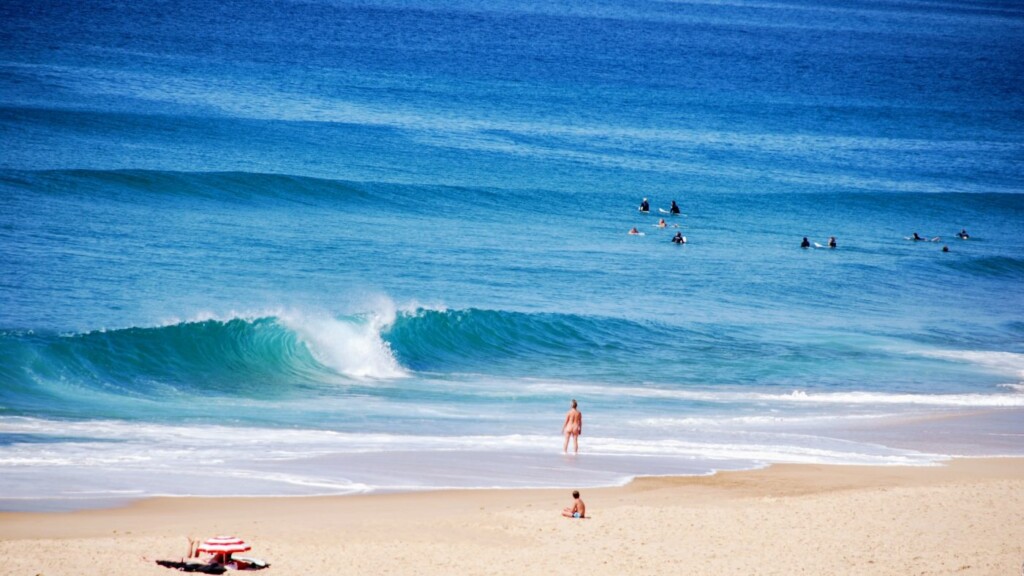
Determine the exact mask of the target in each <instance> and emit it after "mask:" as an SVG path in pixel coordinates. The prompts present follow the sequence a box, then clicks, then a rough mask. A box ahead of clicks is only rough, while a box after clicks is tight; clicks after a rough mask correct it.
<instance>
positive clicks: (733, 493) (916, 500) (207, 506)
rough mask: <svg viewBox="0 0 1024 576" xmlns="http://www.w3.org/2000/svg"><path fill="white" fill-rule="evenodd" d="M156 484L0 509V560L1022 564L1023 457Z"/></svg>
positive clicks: (871, 567) (923, 568)
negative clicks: (396, 488)
mask: <svg viewBox="0 0 1024 576" xmlns="http://www.w3.org/2000/svg"><path fill="white" fill-rule="evenodd" d="M583 499H584V500H585V501H586V503H587V507H588V515H590V516H591V517H590V518H589V519H587V520H569V519H565V518H562V517H561V516H560V515H559V512H560V510H561V509H562V507H564V506H567V505H569V504H570V502H571V496H570V494H569V490H568V489H567V490H481V491H451V492H447V491H446V492H428V493H415V494H386V495H371V496H348V497H329V498H260V499H216V500H210V499H195V498H187V499H185V498H183V499H169V498H163V499H154V500H147V501H142V502H137V503H134V504H132V505H130V506H127V507H125V508H120V509H113V510H92V511H83V512H75V513H40V514H24V513H3V514H0V559H2V560H0V574H11V575H15V574H17V575H29V576H32V575H36V574H43V575H46V576H59V575H64V574H67V575H72V574H73V575H83V574H84V575H90V574H104V575H111V576H118V575H129V574H131V575H142V576H145V575H150V574H152V575H163V576H169V575H171V574H178V573H179V572H176V571H172V570H168V569H166V568H161V567H158V566H156V565H154V564H151V563H148V562H145V561H143V559H142V557H143V556H148V557H151V558H178V557H180V556H181V555H182V554H184V551H185V549H186V546H187V544H186V540H185V537H186V535H194V536H200V537H209V536H213V535H217V534H230V535H237V536H241V537H244V538H245V539H246V540H247V541H249V542H251V543H252V544H253V550H252V552H251V555H253V556H257V557H261V558H263V559H265V560H267V561H269V562H270V563H271V564H272V566H271V568H270V569H269V570H267V571H264V572H262V574H278V575H289V574H303V575H311V574H317V575H330V574H360V575H363V574H365V575H373V574H423V575H442V574H443V575H463V574H466V575H475V574H479V575H487V576H493V575H503V574H514V575H516V576H528V575H534V574H536V575H544V576H548V575H556V574H567V575H568V574H573V575H580V574H583V575H588V576H590V575H604V574H608V575H619V574H673V575H674V574H714V575H719V574H743V575H748V574H760V575H767V574H786V575H792V574H814V575H831V574H837V575H841V574H871V575H876V574H898V575H917V574H943V575H949V574H992V575H996V574H998V575H1010V576H1016V575H1018V574H1021V564H1022V562H1024V459H977V460H974V459H971V460H955V461H952V462H950V463H949V464H948V465H946V466H939V467H928V468H887V467H886V468H870V467H851V466H814V465H780V466H772V467H771V468H768V469H765V470H757V471H749V472H730V473H721V474H718V475H715V476H712V477H704V478H646V479H641V480H638V481H636V482H633V483H632V484H630V485H629V486H626V487H623V488H608V489H595V490H584V491H583Z"/></svg>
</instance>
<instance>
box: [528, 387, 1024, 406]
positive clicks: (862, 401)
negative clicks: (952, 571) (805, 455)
mask: <svg viewBox="0 0 1024 576" xmlns="http://www.w3.org/2000/svg"><path fill="white" fill-rule="evenodd" d="M530 388H531V390H532V391H533V392H534V393H538V394H562V395H576V396H580V395H584V394H586V395H589V396H611V397H616V398H630V397H632V398H665V399H672V400H683V401H693V402H708V403H722V404H732V403H779V404H843V405H885V406H895V405H917V406H939V407H977V408H1002V407H1024V394H998V393H996V394H899V393H885V392H860V391H851V392H806V391H804V390H792V391H790V392H787V393H767V392H737V391H717V390H706V389H702V390H692V389H691V390H672V389H667V388H651V387H644V388H626V387H622V386H611V387H606V386H579V385H573V384H534V385H531V387H530Z"/></svg>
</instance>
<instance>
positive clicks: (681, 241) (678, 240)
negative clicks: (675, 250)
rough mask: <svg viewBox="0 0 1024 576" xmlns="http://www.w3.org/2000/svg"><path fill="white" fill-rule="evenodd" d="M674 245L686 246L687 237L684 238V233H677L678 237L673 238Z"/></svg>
mask: <svg viewBox="0 0 1024 576" xmlns="http://www.w3.org/2000/svg"><path fill="white" fill-rule="evenodd" d="M672 243H673V244H686V236H683V233H682V232H676V235H675V236H673V237H672Z"/></svg>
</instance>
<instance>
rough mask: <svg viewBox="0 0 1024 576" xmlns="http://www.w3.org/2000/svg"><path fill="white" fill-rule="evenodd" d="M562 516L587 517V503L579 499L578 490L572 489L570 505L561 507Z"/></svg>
mask: <svg viewBox="0 0 1024 576" xmlns="http://www.w3.org/2000/svg"><path fill="white" fill-rule="evenodd" d="M562 516H565V517H566V518H580V519H583V518H586V517H587V505H586V504H584V503H583V500H580V491H579V490H573V491H572V506H567V507H565V508H563V509H562Z"/></svg>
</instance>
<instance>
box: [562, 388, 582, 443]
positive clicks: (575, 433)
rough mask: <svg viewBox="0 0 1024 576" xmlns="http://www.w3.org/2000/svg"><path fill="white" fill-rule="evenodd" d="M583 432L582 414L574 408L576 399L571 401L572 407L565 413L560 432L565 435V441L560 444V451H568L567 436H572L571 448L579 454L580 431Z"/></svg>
mask: <svg viewBox="0 0 1024 576" xmlns="http://www.w3.org/2000/svg"><path fill="white" fill-rule="evenodd" d="M581 432H583V414H582V413H580V411H579V410H577V409H576V400H575V399H574V400H573V401H572V408H569V411H568V412H566V413H565V423H564V424H562V434H564V435H565V443H564V444H562V452H563V453H565V452H568V451H569V438H570V437H571V438H572V450H573V452H574V453H576V454H579V451H580V433H581Z"/></svg>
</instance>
